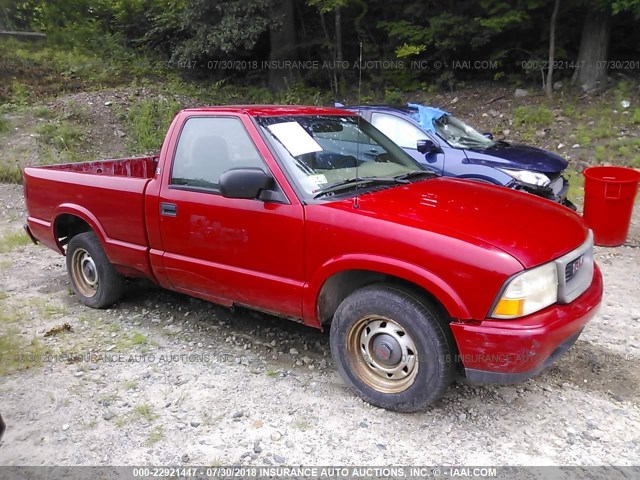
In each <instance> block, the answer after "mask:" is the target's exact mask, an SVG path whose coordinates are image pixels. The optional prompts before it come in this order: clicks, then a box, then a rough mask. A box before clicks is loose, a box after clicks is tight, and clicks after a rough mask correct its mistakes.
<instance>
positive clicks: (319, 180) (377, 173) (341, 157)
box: [257, 115, 428, 197]
mask: <svg viewBox="0 0 640 480" xmlns="http://www.w3.org/2000/svg"><path fill="white" fill-rule="evenodd" d="M257 121H258V124H259V125H260V126H261V127H262V130H263V132H264V133H265V136H266V137H267V139H268V141H269V142H270V143H271V145H272V146H273V148H274V149H275V150H276V151H277V153H278V154H279V156H280V158H281V159H282V161H283V162H284V164H285V168H286V169H287V171H288V172H289V173H290V174H291V176H292V177H293V178H294V180H295V182H296V183H297V184H298V186H299V187H300V189H301V190H302V191H303V192H304V193H305V194H306V195H307V196H310V197H319V196H321V195H323V194H325V193H329V194H330V195H333V194H334V193H335V194H337V193H349V192H352V193H355V189H356V188H367V187H370V186H373V185H393V184H396V183H402V181H401V180H400V177H402V178H406V175H407V174H409V173H412V174H414V175H415V172H416V171H424V169H423V167H421V166H420V164H418V163H417V162H416V161H415V160H413V158H411V156H409V155H408V154H407V153H405V152H404V150H402V149H401V148H400V147H398V146H397V145H396V144H395V143H393V142H392V141H391V140H389V139H388V138H387V137H385V136H384V135H383V134H382V133H381V132H380V131H379V130H377V129H376V128H375V127H373V126H372V125H371V124H370V123H368V122H367V121H366V120H364V119H362V118H359V117H356V116H353V117H351V116H345V117H340V116H334V115H326V116H324V115H304V116H279V117H260V118H258V119H257ZM425 173H428V172H425Z"/></svg>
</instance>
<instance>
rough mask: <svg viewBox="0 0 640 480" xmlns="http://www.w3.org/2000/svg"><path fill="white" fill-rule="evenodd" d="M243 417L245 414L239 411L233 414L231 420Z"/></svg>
mask: <svg viewBox="0 0 640 480" xmlns="http://www.w3.org/2000/svg"><path fill="white" fill-rule="evenodd" d="M243 415H244V412H242V411H237V412H233V414H232V415H231V418H241V417H242V416H243Z"/></svg>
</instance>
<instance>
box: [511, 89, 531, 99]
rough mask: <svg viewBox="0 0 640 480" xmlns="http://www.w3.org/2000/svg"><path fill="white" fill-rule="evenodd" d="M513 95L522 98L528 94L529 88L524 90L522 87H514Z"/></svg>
mask: <svg viewBox="0 0 640 480" xmlns="http://www.w3.org/2000/svg"><path fill="white" fill-rule="evenodd" d="M513 96H514V97H516V98H524V97H528V96H529V90H525V89H524V88H516V91H515V92H513Z"/></svg>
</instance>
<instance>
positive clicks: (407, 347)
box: [331, 285, 455, 412]
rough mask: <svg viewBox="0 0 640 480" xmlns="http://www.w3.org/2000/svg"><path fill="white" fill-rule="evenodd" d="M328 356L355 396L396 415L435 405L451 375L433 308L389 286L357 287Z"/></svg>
mask: <svg viewBox="0 0 640 480" xmlns="http://www.w3.org/2000/svg"><path fill="white" fill-rule="evenodd" d="M331 353H332V355H333V358H334V361H335V363H336V365H337V366H338V370H339V372H340V374H341V375H342V377H343V378H344V379H345V381H346V382H347V383H348V384H349V385H350V386H351V387H352V388H353V389H354V390H355V391H356V393H357V394H358V395H360V396H361V397H362V398H364V399H365V400H366V401H367V402H369V403H371V404H373V405H376V406H378V407H382V408H386V409H389V410H395V411H400V412H412V411H416V410H420V409H423V408H424V407H426V406H428V405H430V404H432V403H434V402H436V401H437V400H439V399H440V398H441V397H442V395H443V394H444V392H445V391H446V389H447V387H448V386H449V384H450V383H451V381H452V380H453V376H454V372H455V359H454V358H453V357H454V353H455V345H454V344H453V338H452V336H451V331H450V329H449V326H448V325H447V324H446V322H445V321H444V319H443V318H440V316H439V313H438V311H437V309H436V308H434V307H433V306H431V305H427V304H426V302H421V301H419V300H418V298H417V297H415V296H414V295H411V294H410V293H408V292H405V291H404V290H401V289H399V288H396V287H393V286H389V285H373V286H369V287H365V288H362V289H360V290H357V291H356V292H354V293H353V294H351V295H350V296H349V297H347V298H346V299H345V300H344V301H343V302H342V304H341V305H340V306H339V307H338V310H337V311H336V314H335V316H334V319H333V323H332V325H331Z"/></svg>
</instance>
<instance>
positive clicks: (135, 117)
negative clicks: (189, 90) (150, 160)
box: [125, 99, 180, 154]
mask: <svg viewBox="0 0 640 480" xmlns="http://www.w3.org/2000/svg"><path fill="white" fill-rule="evenodd" d="M178 110H180V104H179V103H178V102H177V101H175V100H167V99H147V100H141V101H140V102H138V103H136V104H134V105H133V106H132V107H131V108H130V109H129V111H128V112H127V114H126V119H125V123H126V125H127V132H128V137H129V143H130V147H131V149H132V150H133V151H134V152H135V153H140V154H141V153H157V152H159V151H160V147H161V146H162V142H163V140H164V137H165V134H166V132H167V129H168V128H169V124H170V123H171V120H173V117H174V116H175V114H176V113H177V112H178Z"/></svg>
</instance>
